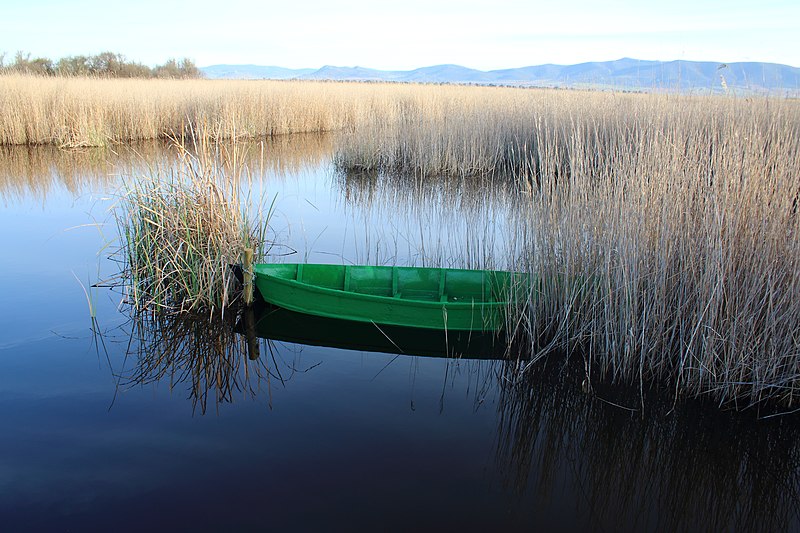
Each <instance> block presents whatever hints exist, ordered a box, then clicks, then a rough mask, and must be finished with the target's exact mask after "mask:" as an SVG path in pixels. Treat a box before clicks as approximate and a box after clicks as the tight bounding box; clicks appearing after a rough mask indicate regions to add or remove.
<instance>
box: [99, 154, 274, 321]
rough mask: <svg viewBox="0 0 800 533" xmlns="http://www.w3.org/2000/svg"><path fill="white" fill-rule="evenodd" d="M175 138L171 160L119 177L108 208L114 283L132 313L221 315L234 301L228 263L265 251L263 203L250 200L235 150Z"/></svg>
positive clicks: (235, 285)
mask: <svg viewBox="0 0 800 533" xmlns="http://www.w3.org/2000/svg"><path fill="white" fill-rule="evenodd" d="M193 148H194V150H193V151H191V152H190V151H189V149H188V148H187V146H186V145H184V144H181V143H177V144H176V149H177V150H178V151H179V154H180V157H179V162H178V164H177V165H176V166H174V167H170V168H161V169H154V170H153V171H152V173H151V174H149V175H145V176H143V177H137V178H133V179H128V180H125V181H124V182H123V185H122V190H121V194H120V201H119V202H118V204H117V205H116V207H115V209H114V217H115V219H116V222H117V225H118V228H119V235H120V238H121V240H122V242H121V247H120V249H119V251H118V255H119V256H120V259H121V261H122V264H123V268H122V274H121V278H122V280H121V282H120V284H121V285H122V286H123V287H124V288H125V290H126V291H127V299H128V302H129V303H130V304H131V305H132V306H133V307H134V309H136V310H137V311H142V310H147V311H152V312H153V313H156V314H161V315H174V314H187V313H189V314H195V315H196V314H207V315H209V316H210V317H213V316H215V315H221V316H224V314H225V311H226V310H227V309H230V308H231V307H232V306H236V305H239V304H241V297H240V296H241V292H240V291H239V290H238V289H239V287H240V285H239V284H238V282H237V280H236V277H235V274H234V271H233V268H232V266H231V265H233V264H240V263H241V262H242V257H243V254H244V252H245V249H251V250H253V252H254V257H255V258H256V259H260V258H263V257H264V255H265V254H266V252H267V251H268V249H269V242H268V231H269V217H270V215H271V205H267V204H266V202H265V200H266V199H265V198H253V197H251V191H252V190H253V183H252V181H249V178H250V177H251V176H252V175H251V174H250V172H249V170H248V169H247V167H242V166H238V165H239V160H238V158H237V152H236V147H235V146H234V147H233V150H232V151H227V150H225V149H224V146H223V145H220V144H215V145H199V146H198V145H195V146H194V147H193Z"/></svg>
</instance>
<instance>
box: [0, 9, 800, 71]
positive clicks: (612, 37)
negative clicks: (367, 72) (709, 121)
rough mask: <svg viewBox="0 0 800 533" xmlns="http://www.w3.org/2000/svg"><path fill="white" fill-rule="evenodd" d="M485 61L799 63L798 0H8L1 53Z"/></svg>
mask: <svg viewBox="0 0 800 533" xmlns="http://www.w3.org/2000/svg"><path fill="white" fill-rule="evenodd" d="M17 51H24V52H29V53H31V54H32V56H34V57H38V56H43V57H48V58H51V59H58V58H61V57H64V56H70V55H90V54H96V53H99V52H103V51H112V52H116V53H121V54H123V55H124V56H125V57H126V58H128V59H129V60H133V61H138V62H141V63H145V64H147V65H150V66H153V65H156V64H160V63H163V62H164V61H166V60H167V59H169V58H183V57H188V58H190V59H192V60H193V61H194V62H195V63H196V64H197V65H198V66H208V65H213V64H223V63H226V64H257V65H276V66H283V67H289V68H318V67H321V66H323V65H336V66H361V67H371V68H378V69H397V70H406V69H413V68H418V67H423V66H430V65H438V64H446V63H451V64H459V65H463V66H466V67H470V68H476V69H480V70H492V69H501V68H512V67H522V66H529V65H539V64H544V63H556V64H572V63H580V62H585V61H607V60H613V59H619V58H621V57H632V58H636V59H648V60H663V61H669V60H675V59H684V60H698V61H699V60H704V61H717V62H726V63H731V62H736V61H765V62H772V63H784V64H788V65H792V66H795V67H800V1H798V0H792V1H778V0H763V1H754V0H747V1H740V0H729V1H716V0H714V1H707V0H673V1H671V2H664V1H658V2H655V1H648V0H638V1H629V0H604V1H589V0H551V1H548V2H540V1H536V0H493V1H489V0H480V1H478V0H475V1H474V0H459V1H451V0H446V1H439V2H437V1H435V0H395V1H392V2H381V1H380V0H369V1H360V0H359V1H353V2H336V1H332V0H327V1H325V0H284V1H281V2H272V1H268V0H262V1H257V2H250V1H243V0H222V1H221V0H216V1H213V2H212V1H209V0H192V1H168V0H127V1H124V2H118V1H113V0H105V1H100V0H74V1H69V0H58V1H56V0H0V53H3V52H5V53H6V61H8V60H9V59H11V58H13V55H14V54H15V53H16V52H17Z"/></svg>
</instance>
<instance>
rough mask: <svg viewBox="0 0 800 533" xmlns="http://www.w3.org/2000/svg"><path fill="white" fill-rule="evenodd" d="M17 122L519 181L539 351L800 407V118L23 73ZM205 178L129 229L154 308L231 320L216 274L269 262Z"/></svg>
mask: <svg viewBox="0 0 800 533" xmlns="http://www.w3.org/2000/svg"><path fill="white" fill-rule="evenodd" d="M0 113H2V116H3V117H4V119H3V121H2V123H0V144H41V143H46V144H56V145H60V146H65V147H72V146H86V145H96V144H108V143H117V142H126V141H131V140H139V139H158V138H169V137H170V136H181V135H184V136H186V137H187V138H191V139H194V140H196V141H201V142H202V141H203V140H205V139H213V140H222V139H242V138H262V137H264V136H273V135H278V134H284V133H295V132H321V131H337V132H339V133H338V142H337V147H336V148H335V163H336V165H337V167H338V168H339V169H340V170H341V171H342V172H344V173H350V174H365V175H371V176H373V177H374V178H375V179H383V178H385V177H387V176H391V177H392V179H400V180H407V182H408V183H410V184H411V185H412V186H413V187H420V188H424V187H427V186H428V185H426V184H430V183H431V182H434V181H436V180H439V179H441V178H443V177H446V178H448V180H449V182H452V181H453V180H455V181H456V182H457V181H458V180H462V181H465V180H476V181H480V182H481V183H487V178H489V179H488V182H491V183H497V182H502V183H505V184H509V185H510V186H513V187H515V188H516V190H517V194H516V196H515V200H514V207H513V209H511V215H510V219H509V220H503V221H502V223H503V224H504V226H505V227H506V228H507V234H508V238H507V240H508V250H507V254H506V257H504V258H502V259H501V260H497V259H496V258H495V259H493V260H492V261H491V262H492V263H493V264H494V265H495V266H497V267H500V268H510V269H514V270H523V271H527V272H530V273H531V274H532V275H535V276H537V278H538V279H540V280H541V283H538V284H536V285H535V287H536V291H535V294H531V295H530V298H529V299H528V301H527V304H526V305H525V306H523V309H522V312H521V316H520V323H521V324H523V326H524V329H525V331H526V332H527V335H528V336H529V338H530V340H531V347H532V349H533V351H534V353H536V354H538V355H539V356H543V355H545V354H547V353H551V352H553V351H556V350H559V351H571V352H573V353H574V352H576V351H578V352H580V353H582V354H583V355H584V359H585V373H586V375H587V378H588V380H589V382H591V381H593V380H598V379H600V380H611V381H615V380H616V381H625V382H628V383H637V384H638V385H639V386H640V387H641V388H643V389H644V388H645V386H646V384H647V383H649V382H651V381H659V382H665V383H669V384H670V385H671V386H672V387H673V389H674V391H675V395H676V396H698V395H711V396H713V397H714V398H716V399H717V400H718V401H719V402H720V403H727V404H733V405H737V406H744V405H750V404H753V403H759V402H762V401H765V400H772V401H775V402H777V403H780V404H781V405H784V406H788V407H790V408H794V407H795V404H796V402H797V400H798V390H800V216H798V209H799V208H800V207H799V206H798V202H800V183H798V180H797V178H798V176H800V103H798V102H797V101H794V100H780V99H774V98H765V99H758V98H756V99H736V98H726V97H718V96H680V95H635V94H617V93H599V92H581V91H548V90H531V89H513V88H490V87H456V86H418V85H402V84H356V83H314V82H277V81H270V82H267V81H264V82H243V81H234V82H224V83H220V82H212V81H205V80H193V81H176V80H172V81H170V80H149V81H147V80H138V81H134V80H111V79H101V80H89V79H81V78H59V77H54V78H39V79H35V80H34V79H33V78H31V77H26V76H20V75H5V76H0ZM199 163H200V160H199V159H197V158H195V157H193V156H190V155H189V153H188V151H187V152H186V158H185V166H184V170H183V171H181V172H175V171H168V172H164V171H162V172H161V173H160V174H158V173H157V174H156V175H155V176H154V178H153V179H152V180H149V181H148V180H145V181H137V180H134V181H133V182H130V183H129V184H128V186H129V190H128V193H126V195H125V196H124V198H125V199H124V200H123V202H122V204H121V205H122V206H123V207H122V209H123V210H122V211H121V212H120V213H122V214H121V216H119V217H118V220H119V221H120V229H121V233H122V235H123V236H125V239H126V241H125V242H126V245H125V246H126V253H127V254H128V256H129V260H130V264H131V265H134V266H132V268H131V270H130V271H129V274H130V278H131V280H133V282H132V283H131V284H130V287H132V288H133V289H134V290H135V293H134V294H132V297H133V299H134V301H137V302H140V303H142V302H143V303H146V304H147V305H155V306H157V307H164V308H169V309H183V308H186V307H187V306H188V308H190V309H193V310H197V309H201V308H202V309H220V308H221V307H224V306H225V304H226V302H229V301H230V298H231V289H230V286H229V285H228V282H227V281H225V280H226V279H227V278H225V277H224V276H223V277H221V278H216V277H215V278H213V279H212V278H208V277H205V276H199V275H197V272H198V270H197V269H196V265H198V264H201V263H202V264H205V265H206V266H208V267H210V269H211V270H215V271H216V272H219V273H224V272H226V271H227V264H228V263H235V262H238V256H239V254H240V253H241V250H242V249H243V248H244V247H246V246H249V245H255V246H256V247H258V246H264V243H265V239H264V231H265V229H264V227H263V226H262V225H261V223H260V222H259V223H256V222H254V221H255V220H256V219H254V218H252V217H248V216H245V214H244V212H243V210H242V205H244V204H246V203H247V202H242V199H241V198H240V197H238V196H237V195H238V194H240V192H241V190H240V189H239V188H238V186H236V185H235V182H236V180H235V179H229V178H228V177H226V176H227V174H226V173H225V172H224V171H223V170H224V169H223V168H222V167H220V166H214V165H213V164H212V165H210V166H206V165H204V164H199ZM187 187H188V188H187ZM472 234H473V235H480V234H481V232H480V231H476V232H473V233H472ZM178 236H179V237H180V240H177V239H176V237H178ZM184 236H186V237H187V239H186V240H185V241H184ZM474 263H475V264H479V263H481V261H480V258H479V259H478V260H477V261H474ZM173 291H177V292H175V293H174V292H173ZM190 291H191V294H195V295H196V296H191V297H189V298H184V297H183V296H180V295H182V294H189V293H190ZM179 301H180V302H182V303H180V304H178V303H177V302H179Z"/></svg>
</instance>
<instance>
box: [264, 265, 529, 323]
mask: <svg viewBox="0 0 800 533" xmlns="http://www.w3.org/2000/svg"><path fill="white" fill-rule="evenodd" d="M254 273H255V283H256V287H257V288H258V291H259V293H260V294H261V296H262V298H263V299H264V300H265V301H266V302H268V303H271V304H273V305H277V306H279V307H283V308H285V309H289V310H291V311H296V312H300V313H306V314H311V315H316V316H322V317H327V318H336V319H341V320H352V321H357V322H369V323H375V324H386V325H393V326H403V327H412V328H425V329H438V330H453V331H497V330H501V329H504V327H505V321H506V315H507V312H508V309H509V306H510V300H511V298H510V294H511V293H512V290H513V289H514V287H516V286H519V285H520V283H521V282H522V281H523V279H524V276H523V275H522V274H515V273H511V272H502V271H480V270H459V269H438V268H414V267H370V266H346V265H345V266H342V265H313V264H258V265H255V266H254Z"/></svg>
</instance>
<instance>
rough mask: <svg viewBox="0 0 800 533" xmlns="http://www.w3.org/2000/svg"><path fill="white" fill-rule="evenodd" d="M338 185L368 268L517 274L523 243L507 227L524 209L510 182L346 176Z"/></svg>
mask: <svg viewBox="0 0 800 533" xmlns="http://www.w3.org/2000/svg"><path fill="white" fill-rule="evenodd" d="M333 185H334V188H335V189H337V190H338V191H339V196H340V198H341V199H342V201H343V203H344V207H345V211H346V212H348V214H349V215H350V216H352V218H353V220H354V226H355V228H356V231H357V232H358V231H361V232H363V235H361V234H358V235H357V236H356V237H355V238H354V241H355V242H356V243H357V244H359V245H360V250H359V252H360V253H359V257H358V260H359V261H360V262H362V263H376V264H398V265H404V266H405V265H410V266H416V265H421V266H443V267H458V268H477V269H508V270H515V268H514V266H515V265H514V261H515V259H514V258H516V257H519V256H520V254H519V253H515V248H516V247H518V246H519V245H520V244H521V243H520V242H519V239H518V235H517V233H518V232H516V231H511V228H510V226H509V225H508V221H509V220H511V214H512V213H513V212H515V210H517V209H518V208H519V206H521V205H522V203H521V202H520V201H519V198H520V193H521V190H520V188H519V187H518V186H517V184H516V183H515V182H513V181H512V180H505V179H500V178H497V177H491V176H487V177H469V178H461V177H441V178H437V179H430V178H427V179H423V178H419V177H415V176H413V175H411V176H408V175H392V174H384V173H378V172H356V171H344V170H341V169H340V170H338V171H337V172H336V174H335V178H334V184H333Z"/></svg>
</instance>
